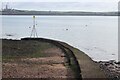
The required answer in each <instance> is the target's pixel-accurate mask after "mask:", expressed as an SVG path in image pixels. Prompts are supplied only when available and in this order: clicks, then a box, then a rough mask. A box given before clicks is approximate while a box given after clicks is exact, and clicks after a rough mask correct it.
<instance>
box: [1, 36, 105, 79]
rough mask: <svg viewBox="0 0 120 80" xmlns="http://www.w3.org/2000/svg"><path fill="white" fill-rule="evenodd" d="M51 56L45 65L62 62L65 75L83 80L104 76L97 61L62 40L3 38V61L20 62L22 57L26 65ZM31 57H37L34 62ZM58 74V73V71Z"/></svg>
mask: <svg viewBox="0 0 120 80" xmlns="http://www.w3.org/2000/svg"><path fill="white" fill-rule="evenodd" d="M53 56H54V57H56V56H57V57H56V58H53V59H52V60H50V59H49V60H48V61H50V62H51V63H50V62H47V66H48V63H49V64H50V65H51V64H52V66H53V64H56V63H57V64H59V65H61V64H62V66H61V67H59V68H62V69H63V67H64V70H63V71H62V72H64V71H66V70H67V71H66V73H67V74H66V75H67V77H68V76H69V78H70V76H71V77H73V76H74V77H73V78H76V79H77V78H78V79H80V78H81V77H82V78H83V80H84V79H87V78H88V79H89V78H94V79H96V78H103V79H104V78H106V76H105V74H104V72H103V71H102V70H101V69H100V68H99V64H98V63H96V62H94V61H93V60H92V59H91V58H90V57H89V56H87V55H86V54H85V53H84V52H82V51H80V50H78V49H76V48H74V47H72V46H70V45H68V44H66V43H64V42H59V41H54V40H49V39H43V38H38V39H30V38H26V39H22V40H3V63H8V62H15V61H16V62H18V61H17V60H19V62H20V60H21V59H24V60H25V61H24V62H25V63H26V62H27V65H28V63H32V64H33V65H34V63H36V62H40V61H41V58H44V60H47V59H48V58H49V57H53ZM58 57H59V58H60V59H59V60H57V59H58ZM33 58H35V59H37V60H35V61H36V62H34V61H32V60H33ZM63 58H64V59H63ZM31 59H32V60H31ZM26 60H27V61H26ZM42 60H43V59H42ZM31 61H32V62H31ZM43 63H44V62H43ZM43 63H42V64H43ZM45 63H46V62H45ZM40 64H41V62H40V63H39V66H40ZM33 68H34V67H33ZM6 69H7V68H6ZM6 69H4V71H6ZM41 69H42V68H41ZM55 69H56V68H55ZM60 70H61V69H60ZM4 71H3V72H4ZM48 71H49V70H48ZM58 72H59V71H58ZM71 73H72V74H71ZM55 74H56V73H55V72H54V75H55ZM64 74H65V73H63V74H62V77H63V75H64ZM69 74H70V75H69ZM58 75H60V73H59V74H58ZM64 77H65V76H64ZM105 80H106V79H105Z"/></svg>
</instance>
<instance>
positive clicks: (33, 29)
mask: <svg viewBox="0 0 120 80" xmlns="http://www.w3.org/2000/svg"><path fill="white" fill-rule="evenodd" d="M32 36H33V38H35V37H38V35H37V31H36V23H35V16H33V28H32V31H31V35H30V37H32Z"/></svg>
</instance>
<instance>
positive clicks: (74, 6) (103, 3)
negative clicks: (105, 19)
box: [3, 0, 119, 12]
mask: <svg viewBox="0 0 120 80" xmlns="http://www.w3.org/2000/svg"><path fill="white" fill-rule="evenodd" d="M6 2H7V3H8V5H9V7H10V8H14V9H22V10H42V11H92V12H95V11H98V12H102V11H104V12H108V11H117V10H118V2H119V0H66V1H65V0H44V1H43V0H39V1H38V0H36V1H35V0H29V1H28V0H26V1H25V0H24V1H22V0H4V2H3V7H5V4H6Z"/></svg>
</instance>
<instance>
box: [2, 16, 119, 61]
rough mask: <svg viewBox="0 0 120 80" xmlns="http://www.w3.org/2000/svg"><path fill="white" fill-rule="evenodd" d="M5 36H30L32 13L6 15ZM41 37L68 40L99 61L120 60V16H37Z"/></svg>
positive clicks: (3, 27) (3, 34) (4, 22)
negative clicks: (119, 48)
mask: <svg viewBox="0 0 120 80" xmlns="http://www.w3.org/2000/svg"><path fill="white" fill-rule="evenodd" d="M1 18H2V22H0V23H1V24H2V34H1V36H0V37H1V38H8V39H20V38H23V37H29V36H30V34H31V30H32V25H33V18H32V16H2V17H1ZM36 29H37V34H38V36H39V37H42V38H49V39H55V40H60V41H64V42H66V43H69V44H70V45H72V46H74V47H77V48H78V49H80V50H81V51H83V52H85V53H86V54H87V55H89V56H90V57H91V58H92V59H93V60H95V61H106V60H107V61H108V60H116V61H118V17H115V16H36Z"/></svg>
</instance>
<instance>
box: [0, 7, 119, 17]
mask: <svg viewBox="0 0 120 80" xmlns="http://www.w3.org/2000/svg"><path fill="white" fill-rule="evenodd" d="M0 13H1V15H59V16H60V15H61V16H64V15H66V16H69V15H71V16H118V15H120V14H118V12H83V11H28V10H16V9H7V10H6V9H4V10H2V11H0Z"/></svg>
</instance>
